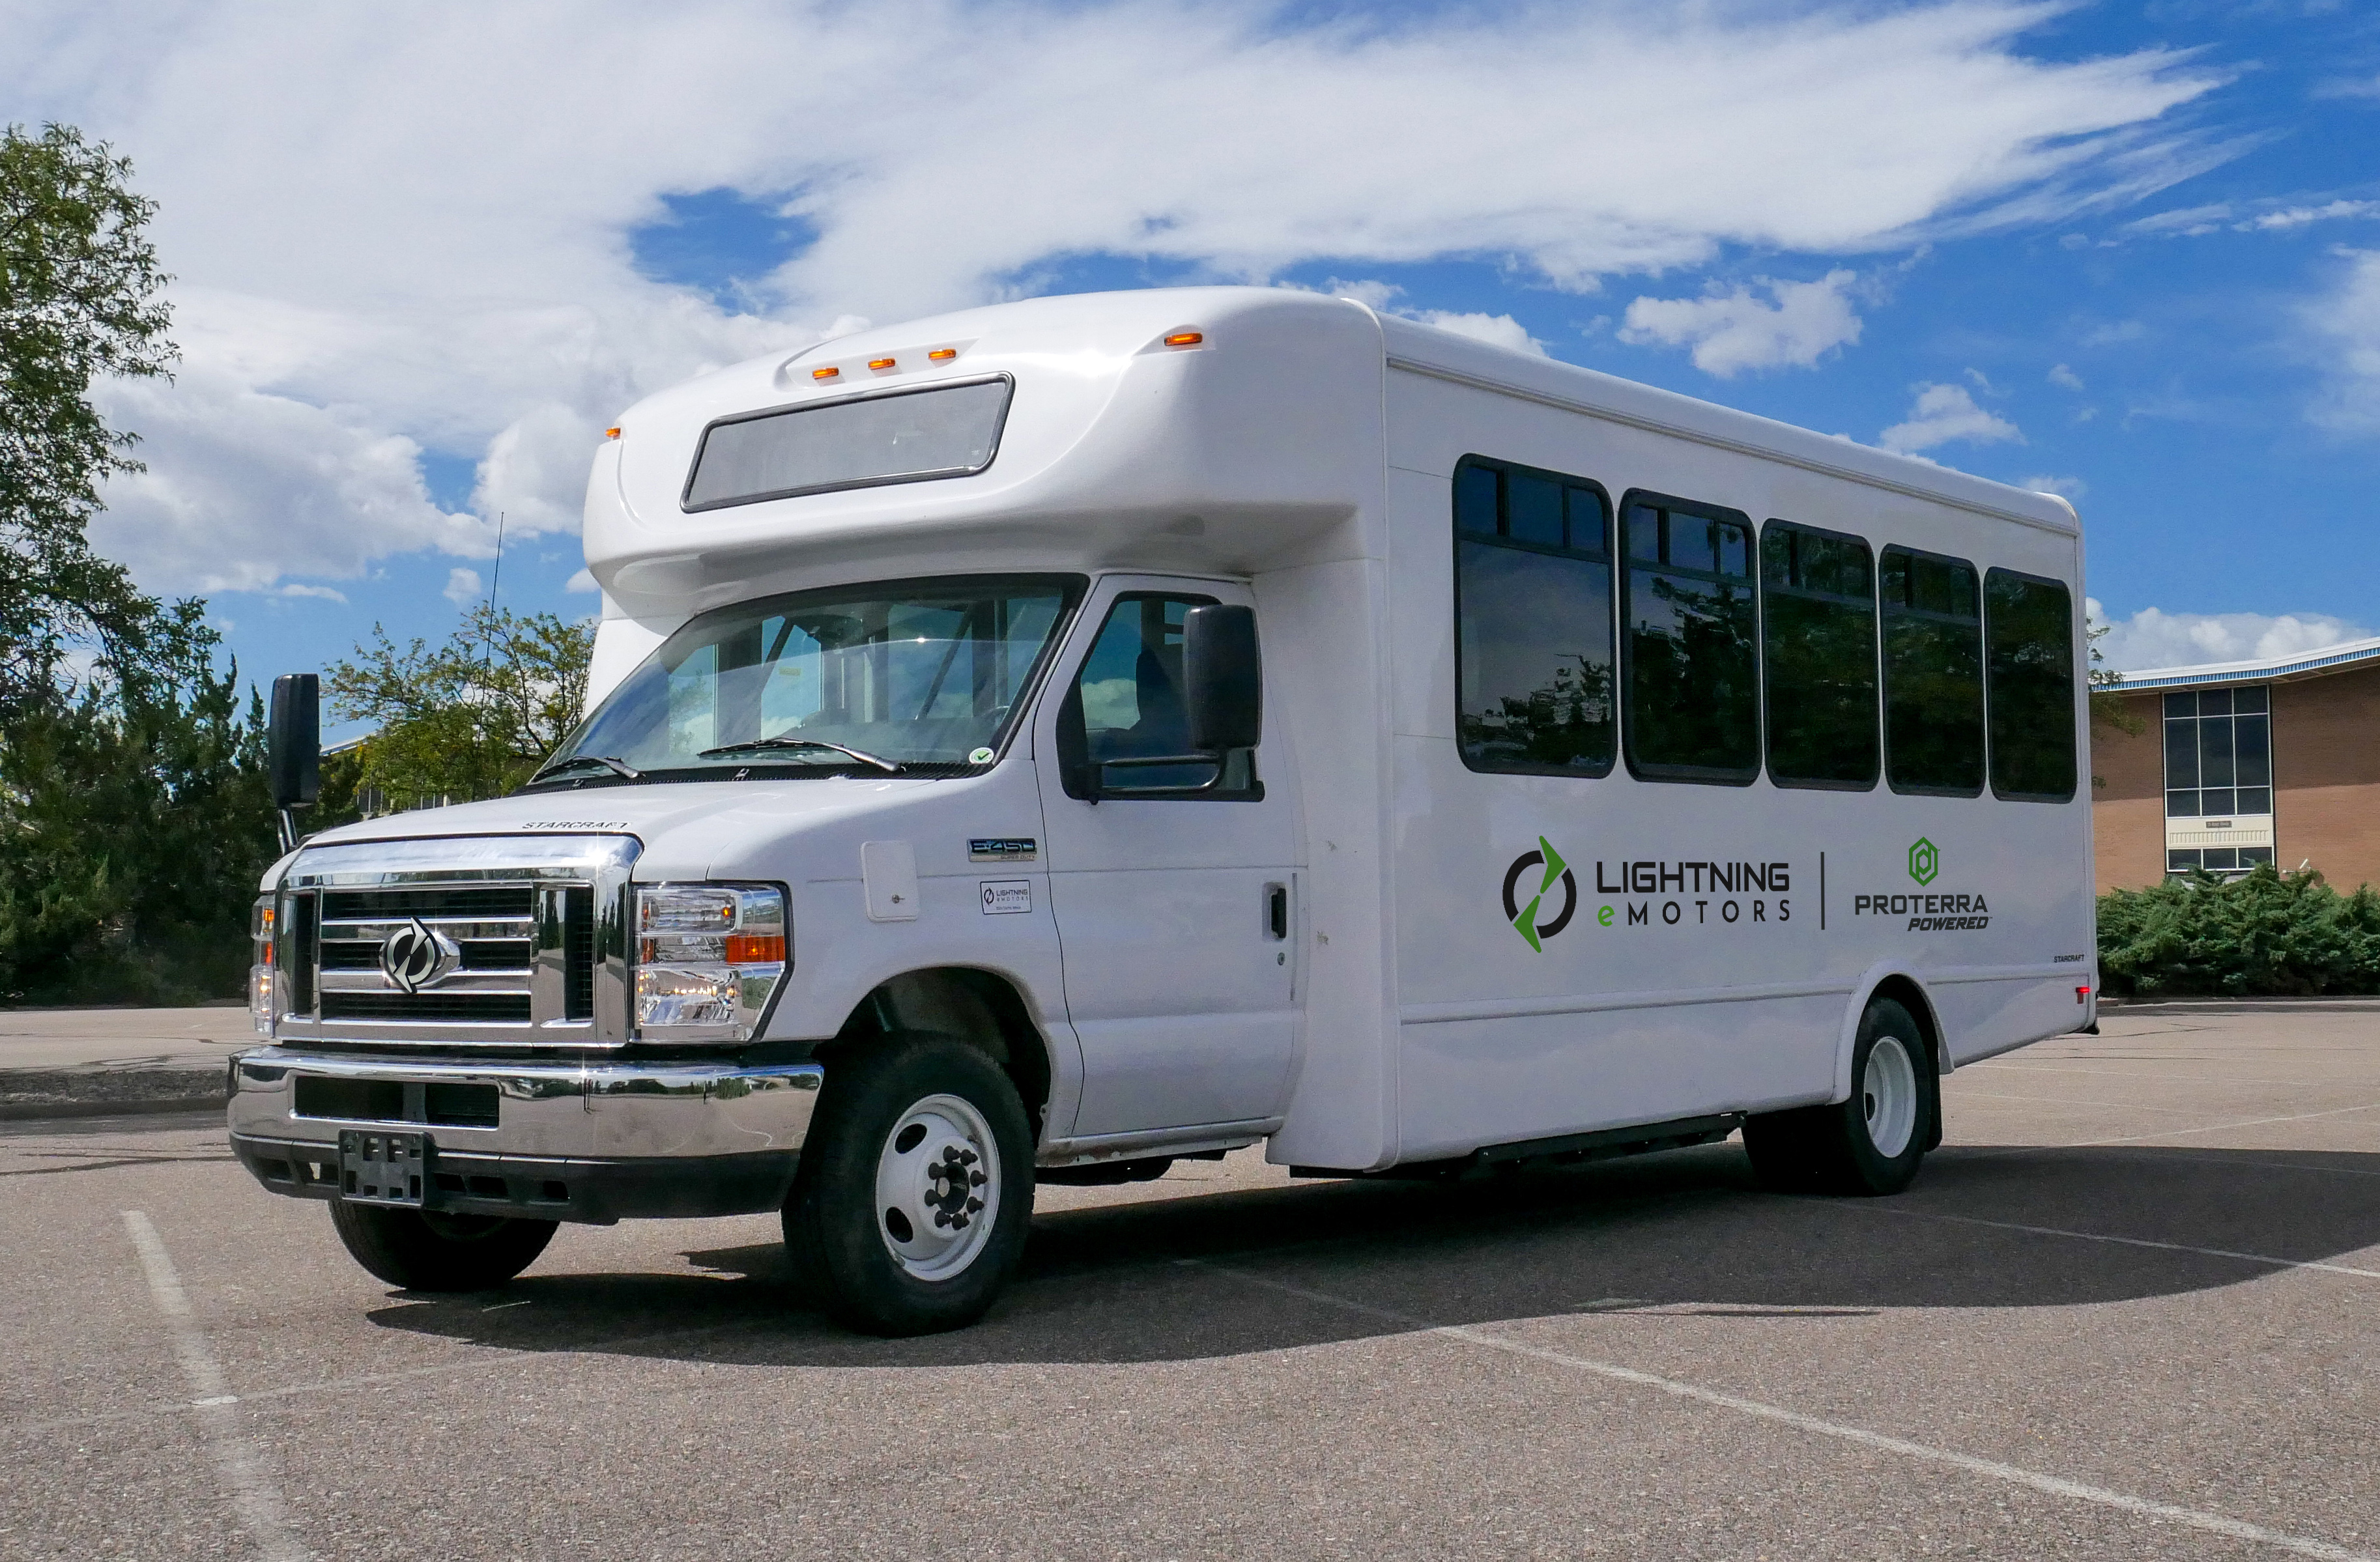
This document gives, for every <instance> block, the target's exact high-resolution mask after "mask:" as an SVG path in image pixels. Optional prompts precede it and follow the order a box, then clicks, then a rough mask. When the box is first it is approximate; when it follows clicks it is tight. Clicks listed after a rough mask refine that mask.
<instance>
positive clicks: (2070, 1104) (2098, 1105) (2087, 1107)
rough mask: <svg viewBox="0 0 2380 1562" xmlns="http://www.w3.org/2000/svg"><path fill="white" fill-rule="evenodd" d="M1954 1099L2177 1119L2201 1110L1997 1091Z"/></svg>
mask: <svg viewBox="0 0 2380 1562" xmlns="http://www.w3.org/2000/svg"><path fill="white" fill-rule="evenodd" d="M1956 1099H1958V1100H1961V1101H2023V1102H2027V1103H2029V1104H2031V1105H2033V1106H2036V1107H2064V1108H2068V1109H2069V1110H2070V1111H2111V1112H2171V1113H2172V1114H2173V1115H2174V1116H2176V1117H2178V1118H2191V1117H2196V1116H2197V1115H2198V1114H2199V1112H2200V1110H2202V1108H2196V1107H2152V1106H2150V1105H2149V1104H2148V1103H2147V1102H2145V1101H2085V1100H2083V1099H2081V1098H2080V1097H2078V1096H2010V1095H2008V1094H2006V1093H2005V1092H2002V1091H1998V1090H1961V1091H1960V1092H1959V1094H1958V1096H1956Z"/></svg>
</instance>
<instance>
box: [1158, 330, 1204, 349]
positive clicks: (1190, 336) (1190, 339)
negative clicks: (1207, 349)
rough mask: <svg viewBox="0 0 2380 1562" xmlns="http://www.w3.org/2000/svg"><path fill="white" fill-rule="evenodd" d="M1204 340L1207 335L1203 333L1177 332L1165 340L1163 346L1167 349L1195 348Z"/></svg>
mask: <svg viewBox="0 0 2380 1562" xmlns="http://www.w3.org/2000/svg"><path fill="white" fill-rule="evenodd" d="M1206 339H1207V333H1205V332H1203V331H1177V332H1175V333H1173V334H1172V335H1171V336H1168V337H1167V338H1166V339H1165V345H1167V346H1169V347H1195V346H1196V345H1198V344H1199V343H1201V342H1204V341H1205V340H1206Z"/></svg>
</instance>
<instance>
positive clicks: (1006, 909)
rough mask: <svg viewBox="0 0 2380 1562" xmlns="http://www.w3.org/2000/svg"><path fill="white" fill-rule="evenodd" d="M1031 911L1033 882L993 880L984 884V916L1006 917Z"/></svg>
mask: <svg viewBox="0 0 2380 1562" xmlns="http://www.w3.org/2000/svg"><path fill="white" fill-rule="evenodd" d="M1032 909H1033V881H1032V880H1031V879H1029V878H994V879H987V880H986V881H985V882H984V886H983V914H984V915H986V916H1007V915H1009V914H1012V913H1014V912H1020V911H1031V910H1032Z"/></svg>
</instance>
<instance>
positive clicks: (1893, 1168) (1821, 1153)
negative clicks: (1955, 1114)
mask: <svg viewBox="0 0 2380 1562" xmlns="http://www.w3.org/2000/svg"><path fill="white" fill-rule="evenodd" d="M1933 1056H1934V1055H1933V1051H1932V1049H1931V1048H1929V1047H1927V1046H1926V1045H1925V1033H1924V1032H1923V1031H1922V1030H1920V1029H1919V1028H1918V1025H1917V1020H1916V1018H1915V1016H1913V1015H1912V1014H1911V1013H1910V1012H1909V1011H1908V1010H1907V1009H1906V1008H1905V1007H1903V1006H1902V1005H1901V1004H1900V1003H1899V1002H1897V1001H1895V1000H1894V999H1888V998H1880V999H1876V1001H1875V1002H1873V1003H1871V1004H1869V1005H1868V1007H1867V1012H1866V1013H1865V1014H1864V1015H1862V1016H1861V1017H1860V1028H1859V1037H1858V1039H1857V1041H1856V1042H1854V1043H1853V1045H1852V1093H1851V1096H1850V1097H1849V1098H1848V1099H1847V1100H1843V1101H1840V1102H1836V1103H1834V1104H1832V1105H1829V1106H1823V1107H1800V1108H1795V1109H1793V1110H1791V1111H1786V1112H1762V1113H1757V1114H1755V1115H1754V1116H1753V1117H1751V1118H1749V1119H1747V1120H1745V1122H1744V1125H1743V1148H1744V1151H1745V1153H1746V1154H1747V1155H1749V1156H1751V1157H1752V1169H1753V1171H1754V1172H1755V1174H1756V1175H1757V1176H1758V1177H1759V1179H1760V1183H1761V1186H1762V1187H1764V1188H1767V1189H1768V1190H1769V1191H1770V1192H1772V1193H1848V1194H1852V1195H1864V1196H1869V1197H1873V1196H1876V1195H1878V1194H1884V1193H1900V1191H1901V1190H1902V1189H1904V1188H1906V1187H1908V1186H1909V1184H1910V1183H1911V1182H1912V1181H1915V1180H1916V1177H1917V1168H1918V1165H1919V1163H1920V1162H1922V1161H1924V1160H1925V1152H1926V1151H1927V1150H1929V1149H1931V1148H1933V1147H1934V1146H1935V1145H1936V1144H1939V1143H1941V1137H1942V1136H1941V1128H1940V1120H1941V1111H1942V1105H1941V1094H1940V1089H1939V1085H1938V1083H1937V1077H1936V1074H1935V1071H1934V1062H1933Z"/></svg>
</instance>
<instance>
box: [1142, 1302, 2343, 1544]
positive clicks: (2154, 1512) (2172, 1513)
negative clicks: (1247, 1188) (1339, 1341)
mask: <svg viewBox="0 0 2380 1562" xmlns="http://www.w3.org/2000/svg"><path fill="white" fill-rule="evenodd" d="M1175 1262H1176V1263H1178V1264H1180V1265H1183V1266H1184V1267H1185V1268H1192V1269H1205V1270H1208V1271H1210V1272H1212V1273H1215V1274H1218V1275H1226V1276H1229V1277H1231V1278H1233V1279H1235V1280H1239V1281H1241V1282H1243V1283H1245V1284H1247V1285H1252V1286H1261V1287H1263V1288H1264V1289H1266V1290H1277V1291H1281V1292H1282V1293H1283V1294H1285V1295H1289V1296H1294V1297H1298V1298H1300V1299H1301V1300H1304V1301H1306V1302H1319V1303H1321V1304H1322V1305H1324V1306H1326V1307H1339V1308H1343V1309H1345V1310H1346V1311H1348V1312H1351V1313H1361V1314H1365V1315H1366V1316H1367V1317H1374V1318H1379V1319H1382V1320H1383V1321H1386V1322H1389V1323H1393V1324H1397V1325H1401V1326H1404V1327H1407V1328H1412V1329H1416V1330H1419V1331H1421V1332H1423V1333H1426V1334H1434V1335H1441V1336H1443V1337H1445V1338H1449V1339H1459V1340H1462V1341H1463V1343H1464V1344H1466V1345H1476V1346H1479V1347H1481V1348H1483V1349H1485V1350H1500V1351H1502V1352H1504V1353H1505V1354H1507V1355H1512V1356H1522V1357H1526V1358H1528V1359H1530V1360H1532V1361H1537V1362H1547V1363H1548V1364H1550V1365H1553V1366H1558V1367H1569V1368H1571V1369H1573V1370H1574V1371H1577V1372H1584V1373H1592V1374H1595V1375H1596V1376H1597V1377H1606V1378H1610V1379H1612V1380H1614V1381H1615V1382H1620V1383H1628V1384H1633V1385H1635V1386H1638V1387H1640V1388H1653V1389H1658V1390H1659V1391H1660V1392H1662V1393H1664V1394H1670V1395H1674V1396H1675V1397H1676V1398H1678V1399H1691V1400H1694V1402H1696V1403H1698V1404H1705V1405H1711V1406H1715V1407H1717V1408H1718V1409H1720V1410H1728V1411H1736V1412H1737V1413H1739V1414H1742V1415H1748V1416H1754V1417H1756V1418H1758V1419H1760V1420H1762V1421H1770V1422H1776V1423H1779V1424H1782V1425H1785V1426H1791V1427H1793V1428H1794V1429H1796V1430H1797V1431H1802V1432H1814V1433H1816V1434H1818V1435H1820V1436H1825V1437H1835V1438H1840V1440H1842V1441H1844V1442H1847V1443H1856V1444H1858V1445H1860V1446H1861V1447H1869V1448H1875V1449H1877V1450H1879V1451H1881V1452H1884V1453H1891V1454H1900V1455H1901V1456H1902V1457H1903V1458H1907V1459H1920V1460H1923V1461H1925V1462H1926V1463H1928V1464H1938V1465H1947V1466H1949V1468H1951V1469H1953V1470H1961V1471H1966V1472H1967V1473H1968V1474H1971V1475H1981V1476H1984V1477H1986V1478H1987V1479H1990V1480H1994V1481H2003V1482H2006V1483H2009V1484H2010V1485H2013V1486H2026V1487H2030V1488H2032V1489H2033V1490H2034V1491H2036V1492H2045V1493H2046V1494H2048V1495H2051V1496H2059V1497H2070V1498H2072V1499H2073V1500H2075V1501H2077V1502H2088V1503H2095V1504H2097V1505H2098V1506H2100V1507H2102V1508H2116V1509H2118V1510H2119V1511H2121V1512H2125V1513H2131V1514H2135V1515H2138V1516H2139V1517H2141V1518H2143V1519H2156V1520H2163V1521H2164V1522H2166V1523H2168V1524H2180V1525H2182V1526H2183V1527H2185V1528H2188V1529H2192V1530H2197V1531H2200V1532H2204V1533H2206V1534H2213V1535H2224V1536H2228V1537H2229V1538H2230V1539H2232V1540H2242V1541H2253V1542H2255V1543H2257V1544H2262V1545H2269V1546H2274V1547H2276V1548H2277V1549H2279V1550H2282V1551H2287V1552H2291V1553H2294V1554H2295V1555H2297V1556H2315V1557H2321V1558H2323V1559H2324V1562H2380V1557H2375V1556H2374V1554H2373V1553H2371V1552H2364V1551H2351V1550H2350V1549H2348V1548H2347V1547H2346V1546H2343V1545H2337V1544H2332V1543H2331V1542H2329V1541H2324V1540H2315V1539H2313V1538H2312V1537H2310V1536H2306V1535H2292V1534H2289V1533H2288V1532H2284V1531H2280V1530H2268V1529H2266V1528H2265V1526H2263V1525H2262V1524H2251V1523H2248V1522H2246V1521H2245V1520H2239V1519H2229V1518H2226V1517H2225V1516H2223V1515H2222V1514H2220V1513H2208V1512H2205V1511H2204V1510H2202V1509H2199V1508H2182V1507H2180V1506H2178V1505H2176V1504H2174V1503H2169V1502H2156V1501H2154V1500H2152V1499H2150V1498H2148V1497H2138V1496H2133V1495H2131V1494H2130V1493H2128V1492H2118V1491H2111V1490H2109V1489H2108V1488H2107V1487H2105V1486H2094V1485H2091V1484H2089V1483H2085V1482H2082V1481H2070V1480H2067V1479H2066V1478H2065V1477H2064V1476H2060V1475H2045V1474H2043V1473H2042V1472H2041V1471H2037V1470H2026V1469H2024V1468H2023V1467H2022V1466H2020V1465H2013V1464H2002V1463H2000V1462H1999V1461H1998V1459H1977V1458H1976V1457H1975V1456H1974V1455H1973V1454H1962V1453H1959V1452H1956V1451H1955V1450H1953V1449H1949V1448H1937V1447H1934V1446H1933V1445H1932V1444H1930V1443H1913V1442H1911V1441H1910V1440H1909V1439H1907V1438H1905V1437H1890V1436H1887V1435H1885V1434H1883V1433H1881V1432H1870V1431H1868V1430H1867V1429H1866V1428H1864V1427H1859V1426H1846V1425H1844V1424H1843V1423H1840V1422H1834V1421H1824V1420H1821V1419H1820V1418H1818V1417H1816V1416H1813V1415H1803V1413H1802V1412H1801V1411H1789V1410H1786V1409H1784V1408H1783V1407H1781V1406H1779V1405H1767V1404H1763V1403H1761V1402H1760V1401H1759V1400H1757V1399H1742V1398H1739V1397H1738V1396H1736V1395H1733V1394H1723V1393H1721V1392H1719V1391H1718V1389H1715V1388H1705V1387H1703V1386H1700V1385H1698V1384H1693V1383H1686V1382H1682V1381H1681V1380H1679V1379H1677V1378H1674V1377H1663V1376H1661V1375H1659V1374H1657V1373H1648V1372H1639V1371H1637V1370H1636V1369H1635V1368H1633V1367H1623V1366H1621V1365H1620V1364H1619V1363H1618V1362H1598V1361H1596V1360H1595V1359H1593V1358H1592V1357H1587V1356H1574V1355H1572V1354H1571V1353H1570V1352H1569V1351H1566V1350H1548V1349H1546V1348H1545V1347H1543V1346H1537V1345H1524V1344H1522V1343H1521V1342H1520V1341H1518V1340H1513V1339H1505V1338H1500V1337H1499V1336H1496V1335H1492V1334H1488V1333H1486V1332H1485V1331H1483V1330H1480V1329H1475V1328H1467V1327H1464V1326H1462V1325H1460V1324H1432V1323H1431V1322H1430V1321H1429V1320H1428V1319H1427V1318H1417V1317H1415V1316H1414V1315H1413V1314H1409V1313H1399V1312H1396V1311H1394V1310H1392V1309H1390V1308H1387V1307H1374V1306H1372V1305H1370V1304H1369V1303H1366V1302H1356V1301H1354V1300H1352V1299H1350V1298H1348V1297H1344V1296H1333V1295H1332V1294H1330V1292H1329V1291H1323V1290H1312V1289H1310V1288H1308V1287H1305V1286H1299V1285H1292V1284H1290V1283H1289V1282H1288V1281H1286V1280H1276V1279H1272V1278H1270V1277H1267V1276H1263V1275H1256V1274H1251V1273H1249V1272H1248V1271H1246V1270H1245V1269H1234V1268H1231V1267H1228V1266H1227V1265H1220V1264H1208V1263H1205V1262H1203V1261H1201V1260H1199V1259H1196V1258H1184V1259H1177V1260H1176V1261H1175Z"/></svg>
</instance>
